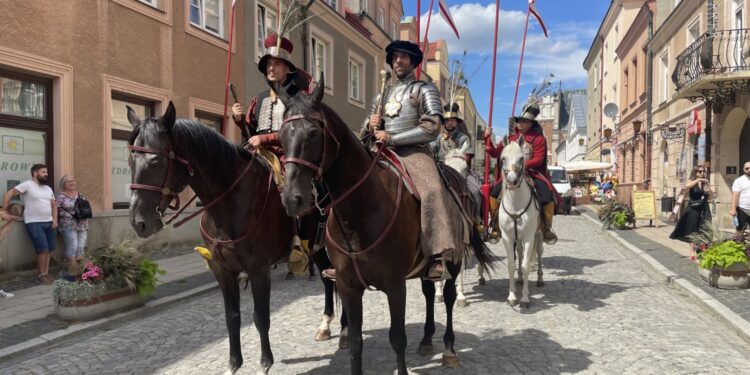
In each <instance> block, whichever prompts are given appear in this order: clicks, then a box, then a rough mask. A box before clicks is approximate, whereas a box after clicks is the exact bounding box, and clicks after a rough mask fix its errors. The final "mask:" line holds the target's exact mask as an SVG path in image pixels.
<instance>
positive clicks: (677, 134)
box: [661, 128, 685, 139]
mask: <svg viewBox="0 0 750 375" xmlns="http://www.w3.org/2000/svg"><path fill="white" fill-rule="evenodd" d="M684 137H685V128H677V129H675V130H669V128H667V129H662V130H661V138H662V139H681V138H684Z"/></svg>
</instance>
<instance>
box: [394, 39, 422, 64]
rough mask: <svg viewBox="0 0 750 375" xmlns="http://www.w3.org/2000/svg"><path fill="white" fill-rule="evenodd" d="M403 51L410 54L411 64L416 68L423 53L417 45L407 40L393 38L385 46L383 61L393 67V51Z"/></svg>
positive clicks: (420, 61)
mask: <svg viewBox="0 0 750 375" xmlns="http://www.w3.org/2000/svg"><path fill="white" fill-rule="evenodd" d="M395 51H398V52H403V53H406V54H408V55H409V56H411V64H412V65H413V66H414V67H415V68H416V67H417V66H418V65H419V64H421V63H422V59H423V55H422V50H421V49H419V46H418V45H416V44H414V43H412V42H410V41H408V40H394V41H392V42H391V43H390V44H389V45H388V46H387V47H385V62H386V63H387V64H388V65H390V66H391V68H392V67H393V52H395Z"/></svg>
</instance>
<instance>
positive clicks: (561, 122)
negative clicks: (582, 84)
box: [558, 89, 586, 129]
mask: <svg viewBox="0 0 750 375" xmlns="http://www.w3.org/2000/svg"><path fill="white" fill-rule="evenodd" d="M581 95H582V96H583V103H584V107H583V111H584V112H580V111H579V112H580V113H585V111H586V106H585V104H586V90H585V89H574V90H565V91H563V92H562V97H561V98H560V100H561V101H562V102H561V103H560V118H559V119H558V128H559V129H567V128H568V124H569V123H570V112H571V107H572V106H573V103H574V102H575V101H578V100H579V99H580V98H578V97H579V96H581ZM576 108H581V107H580V103H576ZM583 121H584V122H583V123H585V116H584V120H583ZM576 123H577V124H581V123H582V122H581V120H580V119H579V118H578V117H576Z"/></svg>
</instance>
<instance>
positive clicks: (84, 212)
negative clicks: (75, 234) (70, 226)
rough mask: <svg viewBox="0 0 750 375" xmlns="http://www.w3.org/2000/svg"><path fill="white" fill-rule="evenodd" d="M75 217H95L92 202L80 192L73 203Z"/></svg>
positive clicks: (82, 218)
mask: <svg viewBox="0 0 750 375" xmlns="http://www.w3.org/2000/svg"><path fill="white" fill-rule="evenodd" d="M73 217H74V218H75V219H76V220H78V221H81V220H85V219H91V218H92V217H94V213H93V211H92V210H91V203H89V201H87V200H86V198H84V197H83V195H81V194H80V193H79V194H78V198H76V202H75V204H73Z"/></svg>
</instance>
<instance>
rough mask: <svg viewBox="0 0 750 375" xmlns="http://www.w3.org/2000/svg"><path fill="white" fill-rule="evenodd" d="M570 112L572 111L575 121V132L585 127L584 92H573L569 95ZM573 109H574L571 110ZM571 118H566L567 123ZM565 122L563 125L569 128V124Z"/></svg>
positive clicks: (585, 101)
mask: <svg viewBox="0 0 750 375" xmlns="http://www.w3.org/2000/svg"><path fill="white" fill-rule="evenodd" d="M570 102H571V103H570V112H573V117H574V119H575V123H576V132H580V131H581V130H583V131H585V129H586V108H587V107H586V106H587V99H586V92H585V91H584V92H573V93H571V95H570ZM573 109H575V110H573ZM571 120H573V119H570V118H569V119H568V124H570V121H571ZM568 124H566V125H565V127H566V128H568V129H570V126H569V125H568Z"/></svg>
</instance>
